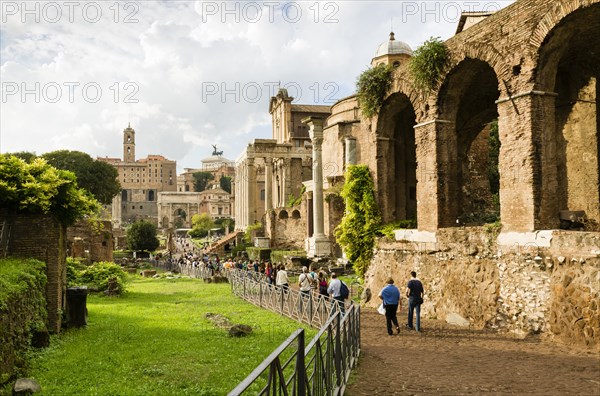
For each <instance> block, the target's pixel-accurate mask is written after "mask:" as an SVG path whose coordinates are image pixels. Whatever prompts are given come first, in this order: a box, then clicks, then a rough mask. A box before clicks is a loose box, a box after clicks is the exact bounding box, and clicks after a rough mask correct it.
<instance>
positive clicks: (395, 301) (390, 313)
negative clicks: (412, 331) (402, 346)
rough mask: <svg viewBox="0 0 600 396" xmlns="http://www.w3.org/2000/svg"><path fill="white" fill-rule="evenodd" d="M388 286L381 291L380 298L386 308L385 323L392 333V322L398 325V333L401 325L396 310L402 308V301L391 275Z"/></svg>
mask: <svg viewBox="0 0 600 396" xmlns="http://www.w3.org/2000/svg"><path fill="white" fill-rule="evenodd" d="M386 283H387V284H386V286H385V287H384V288H383V289H381V291H380V292H379V298H380V299H381V300H382V301H383V307H384V308H385V324H386V326H387V332H388V334H389V335H392V334H393V333H392V323H393V324H394V326H396V334H400V326H398V318H397V316H396V312H397V311H398V308H402V303H401V301H400V290H398V288H397V287H396V286H394V279H392V278H391V277H390V278H388V279H387V281H386Z"/></svg>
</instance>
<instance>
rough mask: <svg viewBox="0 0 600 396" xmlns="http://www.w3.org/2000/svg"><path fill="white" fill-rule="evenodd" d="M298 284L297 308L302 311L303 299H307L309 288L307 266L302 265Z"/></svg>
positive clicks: (309, 281) (309, 280) (309, 279)
mask: <svg viewBox="0 0 600 396" xmlns="http://www.w3.org/2000/svg"><path fill="white" fill-rule="evenodd" d="M298 286H300V303H299V304H300V305H299V310H300V312H302V305H303V303H304V301H308V299H309V297H310V288H311V276H310V274H309V273H308V268H306V267H302V273H301V274H300V276H299V277H298Z"/></svg>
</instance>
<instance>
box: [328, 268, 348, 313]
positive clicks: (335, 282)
mask: <svg viewBox="0 0 600 396" xmlns="http://www.w3.org/2000/svg"><path fill="white" fill-rule="evenodd" d="M327 293H329V295H330V296H331V297H332V298H333V301H332V303H337V304H338V306H339V307H340V313H341V314H342V316H344V314H345V313H346V307H345V306H344V298H343V297H342V281H341V280H339V279H338V278H337V274H336V273H335V272H332V273H331V282H329V287H328V288H327ZM331 312H332V313H333V312H334V311H331Z"/></svg>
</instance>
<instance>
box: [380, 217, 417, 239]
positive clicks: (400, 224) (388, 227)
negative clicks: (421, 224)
mask: <svg viewBox="0 0 600 396" xmlns="http://www.w3.org/2000/svg"><path fill="white" fill-rule="evenodd" d="M403 228H405V229H415V228H417V221H416V220H399V221H394V222H392V223H388V224H383V225H381V226H380V227H379V230H378V231H377V234H378V235H381V236H385V237H388V238H391V239H394V237H395V235H394V230H400V229H403Z"/></svg>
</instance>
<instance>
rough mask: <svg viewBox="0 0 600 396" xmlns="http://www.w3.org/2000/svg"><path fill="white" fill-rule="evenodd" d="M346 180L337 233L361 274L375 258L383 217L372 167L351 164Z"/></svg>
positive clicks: (361, 274)
mask: <svg viewBox="0 0 600 396" xmlns="http://www.w3.org/2000/svg"><path fill="white" fill-rule="evenodd" d="M345 179H346V181H345V183H344V187H343V188H342V192H341V196H342V198H344V200H345V202H346V210H345V212H344V217H343V218H342V222H341V223H340V225H339V226H338V227H337V228H336V230H335V234H336V238H337V241H338V243H339V244H340V246H342V248H343V249H344V252H345V253H346V255H347V257H348V259H349V260H350V262H352V264H353V266H354V270H355V271H356V273H357V275H358V276H360V277H362V276H363V275H364V273H365V271H366V270H367V268H368V267H369V263H370V261H371V258H372V257H373V247H374V246H375V237H376V234H377V232H378V230H379V228H380V223H381V217H380V216H379V208H378V205H377V201H376V200H375V188H374V184H373V178H372V177H371V172H370V171H369V167H367V166H366V165H350V166H348V169H347V170H346V175H345Z"/></svg>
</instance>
